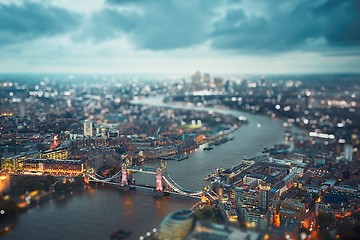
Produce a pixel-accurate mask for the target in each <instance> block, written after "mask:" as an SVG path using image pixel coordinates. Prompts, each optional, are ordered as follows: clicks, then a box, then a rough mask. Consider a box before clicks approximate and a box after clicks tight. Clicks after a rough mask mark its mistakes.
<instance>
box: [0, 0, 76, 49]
mask: <svg viewBox="0 0 360 240" xmlns="http://www.w3.org/2000/svg"><path fill="white" fill-rule="evenodd" d="M79 18H80V16H79V15H77V14H74V13H72V12H68V11H66V10H63V9H60V8H57V7H53V6H48V5H41V4H38V3H31V2H24V3H22V4H21V5H15V4H10V5H6V4H1V3H0V45H6V44H11V43H18V42H25V41H29V40H32V39H36V38H40V37H45V36H54V35H58V34H63V33H65V32H67V31H70V30H72V29H74V28H75V27H76V26H78V24H79V22H80V21H79V20H80V19H79Z"/></svg>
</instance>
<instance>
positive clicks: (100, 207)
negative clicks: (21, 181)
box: [1, 97, 284, 240]
mask: <svg viewBox="0 0 360 240" xmlns="http://www.w3.org/2000/svg"><path fill="white" fill-rule="evenodd" d="M134 103H139V104H145V103H146V104H149V105H152V106H165V107H177V108H194V107H186V106H182V105H181V106H180V105H173V104H172V105H168V104H164V103H162V98H161V97H151V98H146V99H142V100H137V101H134ZM196 109H198V110H203V111H208V110H210V109H209V108H196ZM212 110H215V111H220V112H223V113H227V114H233V115H235V116H240V115H241V116H245V117H246V118H247V119H248V121H249V123H248V124H245V125H243V126H241V127H240V128H239V129H238V130H236V131H235V132H233V133H232V137H234V138H235V139H234V140H232V141H229V142H227V143H225V144H222V145H220V146H215V148H214V149H213V150H210V151H204V150H202V149H201V148H199V149H197V150H196V151H195V152H194V153H192V154H190V155H189V158H188V159H186V160H184V161H180V162H178V161H168V163H167V172H168V173H169V174H170V175H171V176H172V177H173V179H175V180H176V181H177V182H178V183H179V184H180V185H181V186H183V187H185V188H187V189H190V190H201V189H202V188H203V187H204V186H205V185H206V182H205V180H204V177H205V176H206V175H207V174H209V173H210V172H211V171H213V170H214V169H215V168H217V167H231V166H233V165H237V164H239V162H240V160H241V159H242V158H243V157H251V156H255V155H257V154H259V153H261V151H262V150H263V149H264V148H265V147H268V148H269V147H272V146H273V145H274V144H276V143H281V142H282V140H283V136H284V128H283V127H282V121H281V120H272V119H270V118H268V117H266V116H261V115H253V114H249V113H245V112H241V111H236V110H226V109H212ZM259 124H260V125H261V127H258V125H259ZM157 164H158V162H157V161H149V162H146V165H149V166H156V165H157ZM134 177H135V179H136V180H137V182H139V183H146V184H151V183H152V182H153V184H154V185H155V179H154V176H153V175H145V174H135V176H134ZM195 202H196V200H194V199H189V198H185V197H181V196H170V197H165V198H162V199H154V198H153V197H152V193H151V192H148V191H145V190H137V191H131V192H126V193H122V192H118V191H117V190H116V188H112V187H106V186H102V185H98V186H92V187H91V188H84V189H81V190H78V191H75V192H74V193H73V194H72V196H68V197H65V198H63V199H57V200H51V201H50V202H47V203H44V204H42V205H41V206H37V207H34V208H31V209H29V210H28V211H26V212H25V213H23V214H20V216H19V217H18V223H17V224H16V226H15V228H14V229H13V230H12V231H11V232H10V233H8V234H6V235H4V236H2V237H1V238H2V239H36V240H41V239H59V240H60V239H61V240H63V239H79V240H80V239H109V237H110V235H111V234H112V233H113V232H115V231H117V230H119V229H130V230H132V232H133V234H132V235H131V239H138V238H139V236H140V235H144V234H145V233H146V232H148V231H150V230H152V229H153V228H154V227H157V226H158V225H159V223H160V222H161V220H162V219H163V218H164V217H165V216H166V215H167V214H168V213H170V212H172V211H175V210H177V209H181V208H190V207H191V206H192V205H193V204H194V203H195Z"/></svg>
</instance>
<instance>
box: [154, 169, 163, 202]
mask: <svg viewBox="0 0 360 240" xmlns="http://www.w3.org/2000/svg"><path fill="white" fill-rule="evenodd" d="M162 173H163V170H162V168H161V167H158V168H157V169H156V189H155V193H154V197H156V198H159V197H163V196H164V190H163V180H162Z"/></svg>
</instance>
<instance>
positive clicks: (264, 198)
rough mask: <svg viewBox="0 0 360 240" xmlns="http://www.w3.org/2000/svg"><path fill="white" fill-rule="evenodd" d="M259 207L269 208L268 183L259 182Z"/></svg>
mask: <svg viewBox="0 0 360 240" xmlns="http://www.w3.org/2000/svg"><path fill="white" fill-rule="evenodd" d="M259 188H260V207H261V210H263V211H268V210H269V191H270V185H268V184H260V185H259Z"/></svg>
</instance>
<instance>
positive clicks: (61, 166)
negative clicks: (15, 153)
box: [23, 159, 86, 175]
mask: <svg viewBox="0 0 360 240" xmlns="http://www.w3.org/2000/svg"><path fill="white" fill-rule="evenodd" d="M85 170H86V169H85V165H84V163H83V161H81V160H54V159H28V160H25V161H24V162H23V171H24V172H25V173H44V174H47V173H49V174H51V175H79V174H82V173H84V172H85Z"/></svg>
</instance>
